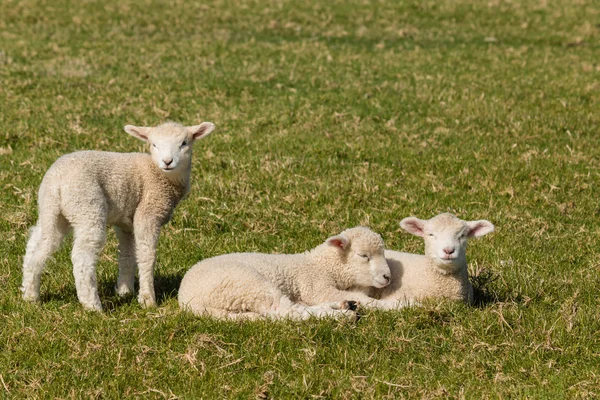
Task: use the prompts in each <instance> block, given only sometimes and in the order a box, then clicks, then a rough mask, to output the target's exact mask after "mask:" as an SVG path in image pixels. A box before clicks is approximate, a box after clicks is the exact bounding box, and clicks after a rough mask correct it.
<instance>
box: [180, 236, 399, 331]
mask: <svg viewBox="0 0 600 400" xmlns="http://www.w3.org/2000/svg"><path fill="white" fill-rule="evenodd" d="M389 281H390V270H389V268H388V265H387V263H386V261H385V257H384V244H383V239H382V238H381V236H379V235H378V234H376V233H375V232H373V231H371V230H370V229H367V228H364V227H356V228H352V229H348V230H345V231H344V232H342V233H341V234H339V235H336V236H332V237H330V238H329V239H327V240H326V241H325V243H323V244H321V245H319V246H317V247H316V248H314V249H312V250H310V251H308V252H305V253H302V254H277V255H274V254H260V253H234V254H225V255H221V256H217V257H214V258H210V259H206V260H203V261H201V262H199V263H198V264H196V265H194V266H193V267H192V268H191V269H190V270H189V271H188V272H187V273H186V274H185V276H184V277H183V280H182V282H181V287H180V288H179V305H180V306H181V307H182V308H183V309H187V310H190V311H192V312H193V313H194V314H196V315H203V314H207V315H211V316H213V317H217V318H230V319H235V318H249V319H256V318H273V319H281V318H291V319H307V318H310V317H311V316H315V317H324V316H344V315H345V316H349V317H352V316H355V314H354V313H353V312H351V311H349V310H340V308H345V306H346V305H347V302H352V301H354V302H360V303H361V304H362V305H364V306H366V307H377V303H378V300H375V299H373V298H370V297H368V296H367V295H365V294H364V293H363V291H366V290H367V289H366V288H367V287H371V286H374V287H377V288H382V287H384V286H386V285H388V283H389ZM361 290H362V291H361ZM300 303H301V304H300Z"/></svg>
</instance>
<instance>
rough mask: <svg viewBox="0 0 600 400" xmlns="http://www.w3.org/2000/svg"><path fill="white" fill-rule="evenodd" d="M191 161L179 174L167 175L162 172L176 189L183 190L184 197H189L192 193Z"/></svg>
mask: <svg viewBox="0 0 600 400" xmlns="http://www.w3.org/2000/svg"><path fill="white" fill-rule="evenodd" d="M191 163H192V162H191V160H190V161H189V163H188V165H186V166H185V168H183V169H182V170H181V171H180V172H179V173H178V174H172V173H167V172H164V171H162V170H160V172H161V174H162V175H163V176H164V177H165V178H166V179H167V180H168V181H169V182H170V183H171V184H172V185H173V186H175V187H177V188H180V189H182V191H183V194H182V197H185V196H187V194H188V193H189V191H190V181H191V175H192V171H191V170H192V168H191V167H192V165H191Z"/></svg>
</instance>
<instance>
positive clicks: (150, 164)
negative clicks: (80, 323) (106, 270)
mask: <svg viewBox="0 0 600 400" xmlns="http://www.w3.org/2000/svg"><path fill="white" fill-rule="evenodd" d="M214 128H215V126H214V124H212V123H211V122H203V123H201V124H200V125H195V126H188V127H185V126H182V125H179V124H176V123H174V122H167V123H164V124H162V125H159V126H156V127H138V126H132V125H126V126H125V132H127V133H128V134H130V135H132V136H134V137H136V138H138V139H141V140H143V141H145V142H148V143H149V144H150V155H149V154H142V153H111V152H103V151H79V152H75V153H71V154H67V155H65V156H62V157H61V158H59V159H58V160H57V161H56V162H55V163H54V164H53V165H52V166H51V167H50V169H48V171H47V172H46V175H45V176H44V179H43V180H42V184H41V185H40V189H39V194H38V206H39V218H38V222H37V224H36V225H35V226H34V227H33V228H32V229H31V234H30V238H29V242H28V243H27V251H26V254H25V259H24V261H23V284H22V286H21V291H22V292H23V298H24V299H25V300H27V301H37V300H39V297H40V279H41V275H42V271H43V269H44V265H45V262H46V260H47V259H48V257H50V256H51V255H52V253H54V252H55V251H56V250H57V249H58V248H59V246H60V243H61V242H62V240H63V238H64V237H65V235H66V234H67V233H69V231H70V230H71V229H72V230H73V231H74V243H73V252H72V255H71V260H72V262H73V275H74V276H75V286H76V288H77V297H78V298H79V301H80V302H81V304H82V305H83V306H84V307H85V308H87V309H91V310H97V311H101V310H102V305H101V303H100V298H99V296H98V288H97V283H96V262H97V261H98V255H99V253H100V251H101V250H102V248H103V247H104V242H105V240H106V226H107V225H114V226H115V232H116V234H117V238H118V239H119V277H118V281H117V287H116V290H117V293H118V294H119V295H120V296H125V295H127V294H130V293H133V291H134V280H135V267H136V263H137V266H138V269H139V278H140V291H139V295H138V301H139V302H140V303H141V304H142V305H144V306H155V305H156V298H155V293H154V262H155V258H156V246H157V243H158V237H159V234H160V229H161V227H162V226H163V225H164V224H166V223H167V222H168V221H169V220H170V218H171V215H172V214H173V210H174V209H175V207H176V206H177V204H178V203H179V201H180V200H181V199H183V198H184V197H185V196H186V195H187V193H188V192H189V190H190V170H191V162H192V144H193V143H194V142H195V141H196V140H198V139H200V138H203V137H206V136H208V135H209V134H210V133H211V132H212V131H213V129H214Z"/></svg>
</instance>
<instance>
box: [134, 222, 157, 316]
mask: <svg viewBox="0 0 600 400" xmlns="http://www.w3.org/2000/svg"><path fill="white" fill-rule="evenodd" d="M133 234H134V237H135V255H136V259H137V265H138V274H139V278H140V292H139V294H138V301H139V302H140V304H141V305H142V306H144V307H155V306H156V294H155V293H154V263H155V261H156V246H157V245H158V237H159V235H160V225H158V224H153V223H151V222H150V221H146V220H144V218H143V217H141V218H138V219H136V220H135V221H134V228H133Z"/></svg>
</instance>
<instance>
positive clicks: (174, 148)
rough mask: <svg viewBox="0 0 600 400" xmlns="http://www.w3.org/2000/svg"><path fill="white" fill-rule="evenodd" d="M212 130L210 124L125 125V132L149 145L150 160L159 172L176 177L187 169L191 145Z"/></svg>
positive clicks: (190, 155) (212, 126)
mask: <svg viewBox="0 0 600 400" xmlns="http://www.w3.org/2000/svg"><path fill="white" fill-rule="evenodd" d="M214 129H215V125H214V124H213V123H212V122H203V123H201V124H200V125H194V126H183V125H180V124H177V123H175V122H166V123H164V124H162V125H158V126H154V127H147V126H133V125H125V132H127V133H129V134H130V135H131V136H134V137H136V138H138V139H140V140H143V141H144V142H148V143H149V144H150V154H151V155H152V160H153V161H154V163H155V164H156V166H157V167H158V168H160V170H161V171H163V172H164V173H165V174H169V175H178V174H179V173H180V172H181V171H182V170H184V169H187V168H189V165H190V161H191V157H192V145H193V144H194V142H195V141H196V140H198V139H201V138H204V137H206V136H208V135H209V134H210V133H211V132H212V131H213V130H214Z"/></svg>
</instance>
